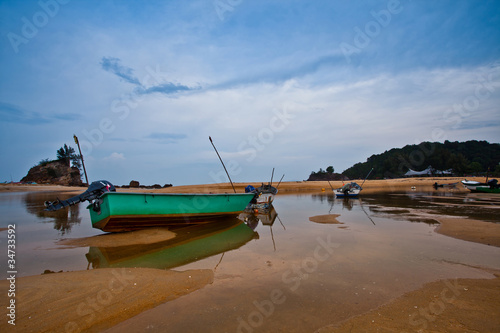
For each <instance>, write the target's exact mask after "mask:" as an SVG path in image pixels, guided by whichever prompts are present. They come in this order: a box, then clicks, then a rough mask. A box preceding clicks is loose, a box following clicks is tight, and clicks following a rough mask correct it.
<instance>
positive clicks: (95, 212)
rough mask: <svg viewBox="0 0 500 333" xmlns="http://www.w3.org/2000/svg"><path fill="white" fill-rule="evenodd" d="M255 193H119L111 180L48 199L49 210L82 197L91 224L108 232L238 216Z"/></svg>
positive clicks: (65, 205)
mask: <svg viewBox="0 0 500 333" xmlns="http://www.w3.org/2000/svg"><path fill="white" fill-rule="evenodd" d="M254 196H255V194H254V193H229V194H228V193H224V194H188V193H159V194H155V193H118V192H116V189H115V187H114V186H113V185H112V184H111V183H110V182H108V181H97V182H93V183H92V184H90V186H89V188H88V189H87V191H85V192H84V193H82V194H80V195H78V196H75V197H73V198H70V199H68V200H63V201H60V200H57V201H55V202H46V203H45V206H46V207H47V208H46V210H49V211H51V210H58V209H61V208H64V207H67V206H70V205H74V204H77V203H79V202H83V201H89V202H91V204H90V205H88V207H87V209H89V212H90V220H91V222H92V227H94V228H97V229H101V230H102V231H106V232H119V231H129V230H137V229H142V228H146V227H158V226H170V225H180V224H198V223H207V222H213V221H214V220H215V219H218V218H221V217H227V216H237V215H238V214H239V213H240V212H242V211H243V210H244V209H245V207H246V206H247V205H248V203H249V202H250V200H252V199H253V198H254Z"/></svg>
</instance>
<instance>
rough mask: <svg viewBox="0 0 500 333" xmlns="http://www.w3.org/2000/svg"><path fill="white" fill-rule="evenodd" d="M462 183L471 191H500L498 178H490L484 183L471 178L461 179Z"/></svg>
mask: <svg viewBox="0 0 500 333" xmlns="http://www.w3.org/2000/svg"><path fill="white" fill-rule="evenodd" d="M462 185H463V186H464V187H465V188H466V189H468V190H470V191H471V192H473V193H477V192H479V193H500V186H499V185H498V180H496V179H491V180H490V181H488V182H486V183H481V182H476V181H473V180H467V179H465V180H462Z"/></svg>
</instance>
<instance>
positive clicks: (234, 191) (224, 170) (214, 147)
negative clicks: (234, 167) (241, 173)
mask: <svg viewBox="0 0 500 333" xmlns="http://www.w3.org/2000/svg"><path fill="white" fill-rule="evenodd" d="M208 139H209V140H210V143H211V144H212V146H213V147H214V149H215V152H216V153H217V156H219V160H220V162H221V163H222V166H223V167H224V171H226V175H227V178H229V182H230V183H231V186H232V187H233V191H234V193H236V189H235V188H234V185H233V181H232V180H231V177H229V173H228V172H227V169H226V166H225V165H224V162H222V158H221V157H220V155H219V152H218V151H217V148H215V145H214V143H213V141H212V138H211V137H208Z"/></svg>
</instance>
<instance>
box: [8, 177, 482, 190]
mask: <svg viewBox="0 0 500 333" xmlns="http://www.w3.org/2000/svg"><path fill="white" fill-rule="evenodd" d="M464 179H465V178H464V177H420V178H396V179H367V180H366V181H365V183H364V184H363V193H387V192H394V191H411V190H412V187H413V186H414V187H415V188H416V190H417V191H418V190H419V189H422V188H424V189H426V190H428V189H430V188H432V185H433V184H434V183H436V182H437V183H438V184H450V183H458V184H457V185H456V188H455V189H453V191H455V192H464V193H467V192H470V191H469V190H467V189H466V188H464V187H463V186H462V184H460V181H462V180H464ZM467 179H468V180H475V181H484V177H467ZM351 181H353V182H357V183H358V184H360V185H361V183H363V180H362V179H353V180H351ZM349 182H350V181H349ZM344 183H345V182H342V181H330V182H328V181H287V182H281V183H280V184H279V187H278V190H279V193H294V192H311V191H318V190H319V191H321V190H322V189H324V190H325V191H328V190H331V187H330V185H331V186H332V187H333V188H334V189H336V188H340V187H342V185H343V184H344ZM261 184H262V183H260V182H238V183H234V186H235V189H236V192H244V191H245V187H246V186H247V185H252V186H254V187H258V186H260V185H261ZM274 184H275V186H276V185H278V184H277V183H274ZM85 189H86V187H85V186H64V185H50V184H46V185H45V184H34V185H30V184H0V192H31V191H33V192H35V191H64V192H79V191H81V192H84V191H85ZM117 190H118V191H119V192H151V193H211V192H212V193H224V192H233V188H232V187H231V184H230V183H214V184H198V185H179V186H172V187H165V188H160V189H148V188H140V187H139V188H122V187H120V188H118V189H117Z"/></svg>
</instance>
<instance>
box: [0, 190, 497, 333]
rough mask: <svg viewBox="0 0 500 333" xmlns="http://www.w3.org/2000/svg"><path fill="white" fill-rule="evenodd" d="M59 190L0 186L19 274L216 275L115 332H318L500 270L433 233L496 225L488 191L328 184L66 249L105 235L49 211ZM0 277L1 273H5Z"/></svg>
mask: <svg viewBox="0 0 500 333" xmlns="http://www.w3.org/2000/svg"><path fill="white" fill-rule="evenodd" d="M54 196H57V194H56V193H1V194H0V210H1V211H2V227H6V225H7V224H15V225H16V269H17V271H18V276H27V275H39V274H41V273H43V272H44V271H45V270H51V271H61V270H62V271H72V270H85V269H95V268H97V267H119V266H126V267H137V266H148V267H156V268H162V269H174V270H178V271H183V270H187V269H212V270H214V272H215V279H214V283H213V284H211V285H208V286H206V287H205V288H203V289H201V290H198V291H196V292H193V293H191V294H189V295H186V296H183V297H181V298H178V299H176V300H174V301H170V302H167V303H165V304H162V305H160V306H158V307H156V308H154V309H151V310H149V311H146V312H144V313H142V314H140V315H138V316H136V317H134V318H131V319H129V320H127V321H125V322H123V323H121V324H119V325H117V326H115V327H114V328H112V329H110V330H109V331H110V332H121V331H123V329H124V328H126V329H127V330H129V331H144V330H146V329H148V330H151V331H158V332H163V331H167V330H168V331H169V332H186V331H193V332H194V331H198V332H202V331H203V332H206V331H210V332H238V331H239V332H276V331H288V332H294V331H296V332H303V331H314V330H316V329H318V328H320V327H322V326H324V325H327V324H330V323H333V322H338V321H341V320H344V319H347V318H349V317H350V316H352V315H355V314H360V313H363V312H365V311H367V310H369V309H371V308H374V307H376V306H379V305H382V304H384V303H385V302H387V301H389V300H391V299H393V298H395V297H398V296H400V295H402V294H403V293H405V292H407V291H410V290H415V289H417V288H418V287H420V286H422V285H423V284H424V283H426V282H430V281H435V280H438V279H445V278H446V279H453V278H490V277H492V275H491V274H489V273H487V272H485V271H484V270H481V269H478V268H475V267H488V268H494V269H500V260H499V259H500V249H499V248H496V247H492V246H487V245H482V244H477V243H472V242H466V241H462V240H458V239H454V238H451V237H447V236H443V235H440V234H437V233H435V232H434V229H435V227H436V226H437V224H436V218H438V217H439V216H457V217H470V218H474V219H483V220H486V221H490V222H492V223H495V222H496V223H498V222H500V220H499V218H498V212H500V211H499V210H498V206H499V202H498V200H496V199H495V198H494V197H493V199H492V198H491V197H483V196H474V195H470V194H467V195H465V194H457V193H453V192H447V191H434V192H425V193H421V192H420V193H417V192H408V193H398V194H385V195H366V196H363V197H362V198H361V199H348V200H344V199H334V198H333V196H331V195H329V194H328V193H320V194H300V195H279V196H278V197H276V200H275V203H274V208H275V211H276V213H277V217H276V216H275V215H271V216H270V217H269V216H260V218H261V221H258V223H252V218H251V216H250V219H248V217H249V216H247V219H246V222H247V224H244V223H243V222H241V221H239V220H226V221H224V222H223V223H221V224H219V225H218V226H213V225H212V226H204V227H196V228H183V229H178V230H174V232H176V234H177V237H176V238H175V239H173V240H167V241H164V242H161V243H155V244H150V245H147V246H146V245H140V246H139V247H138V246H137V245H136V246H128V247H127V246H124V247H120V248H102V247H100V248H99V247H80V248H67V247H63V246H60V245H58V244H56V242H57V241H59V240H61V239H64V238H81V237H89V236H93V235H100V234H102V232H101V231H100V230H96V229H92V228H91V223H90V218H89V215H88V212H87V211H86V209H85V206H86V204H84V203H82V204H80V205H78V206H74V207H72V208H71V209H70V210H68V211H65V210H62V211H59V212H57V213H54V212H51V213H48V212H44V211H43V202H44V201H45V200H52V199H54ZM59 196H60V198H61V199H64V196H63V195H62V194H59ZM325 214H338V215H340V216H339V217H338V218H337V220H338V221H339V222H340V223H341V224H324V223H315V222H311V221H310V220H309V217H312V216H316V215H325ZM267 218H269V219H270V220H266V219H267ZM253 222H256V221H255V220H253ZM262 222H264V223H262ZM271 222H272V225H269V224H271ZM0 235H1V243H0V245H1V246H2V247H4V248H5V249H6V248H7V242H6V239H7V237H6V235H7V233H6V231H3V232H0ZM6 252H7V251H2V259H1V260H2V262H7V257H6ZM138 253H141V255H140V256H139V255H137V254H138ZM142 254H144V255H142ZM2 267H4V266H3V265H2ZM1 274H2V278H5V277H6V271H5V270H3V271H2V272H1Z"/></svg>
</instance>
